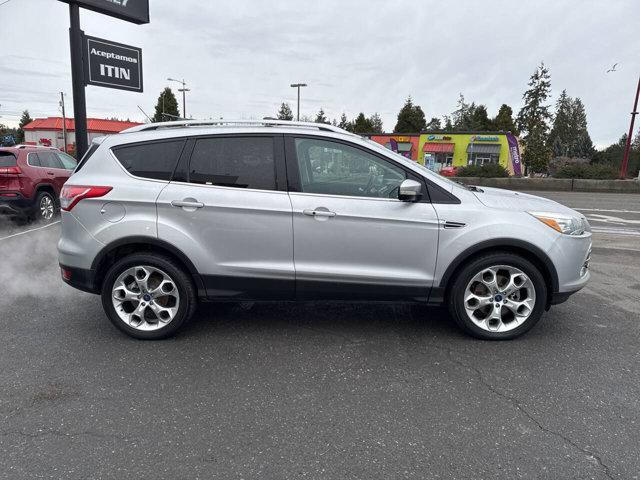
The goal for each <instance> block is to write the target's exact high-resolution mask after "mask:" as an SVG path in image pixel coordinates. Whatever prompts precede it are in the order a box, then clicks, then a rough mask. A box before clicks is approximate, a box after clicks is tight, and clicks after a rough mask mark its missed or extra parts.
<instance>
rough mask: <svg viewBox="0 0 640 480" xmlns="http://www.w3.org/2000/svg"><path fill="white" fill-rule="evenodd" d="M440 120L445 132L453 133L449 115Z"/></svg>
mask: <svg viewBox="0 0 640 480" xmlns="http://www.w3.org/2000/svg"><path fill="white" fill-rule="evenodd" d="M442 118H443V119H444V129H445V130H446V131H447V132H452V131H453V123H452V122H451V117H450V116H449V115H445V116H444V117H442Z"/></svg>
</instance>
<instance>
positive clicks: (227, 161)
mask: <svg viewBox="0 0 640 480" xmlns="http://www.w3.org/2000/svg"><path fill="white" fill-rule="evenodd" d="M273 148H274V144H273V138H271V137H233V138H205V139H200V140H198V141H197V142H196V145H195V148H194V150H193V155H192V156H191V163H190V164H189V181H190V182H192V183H204V184H206V185H222V186H226V187H238V188H255V189H259V190H275V189H276V173H275V172H276V170H275V161H274V152H273Z"/></svg>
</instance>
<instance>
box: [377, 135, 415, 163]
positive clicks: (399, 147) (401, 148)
mask: <svg viewBox="0 0 640 480" xmlns="http://www.w3.org/2000/svg"><path fill="white" fill-rule="evenodd" d="M368 137H369V138H370V139H371V140H373V141H374V142H376V143H379V144H380V145H384V146H385V147H387V148H388V149H389V150H393V151H394V152H396V153H399V154H400V155H402V156H405V157H407V158H410V159H411V160H414V161H416V162H417V161H419V160H420V158H421V155H420V149H419V146H420V134H418V133H415V134H395V133H383V134H380V135H368Z"/></svg>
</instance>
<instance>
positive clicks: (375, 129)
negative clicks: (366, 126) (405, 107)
mask: <svg viewBox="0 0 640 480" xmlns="http://www.w3.org/2000/svg"><path fill="white" fill-rule="evenodd" d="M369 121H370V122H371V133H382V132H384V128H383V125H382V117H380V115H379V114H378V112H376V113H374V114H373V115H371V116H370V117H369Z"/></svg>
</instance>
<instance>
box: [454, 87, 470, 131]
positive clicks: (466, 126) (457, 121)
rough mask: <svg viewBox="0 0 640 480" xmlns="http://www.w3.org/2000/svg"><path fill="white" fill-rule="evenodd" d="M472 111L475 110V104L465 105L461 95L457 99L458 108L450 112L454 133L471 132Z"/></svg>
mask: <svg viewBox="0 0 640 480" xmlns="http://www.w3.org/2000/svg"><path fill="white" fill-rule="evenodd" d="M473 110H475V104H473V103H472V104H469V103H467V102H466V101H465V99H464V95H463V94H462V93H461V94H460V96H459V98H458V108H456V109H455V110H454V111H453V112H451V121H452V122H453V130H454V131H464V130H471V114H472V113H473Z"/></svg>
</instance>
